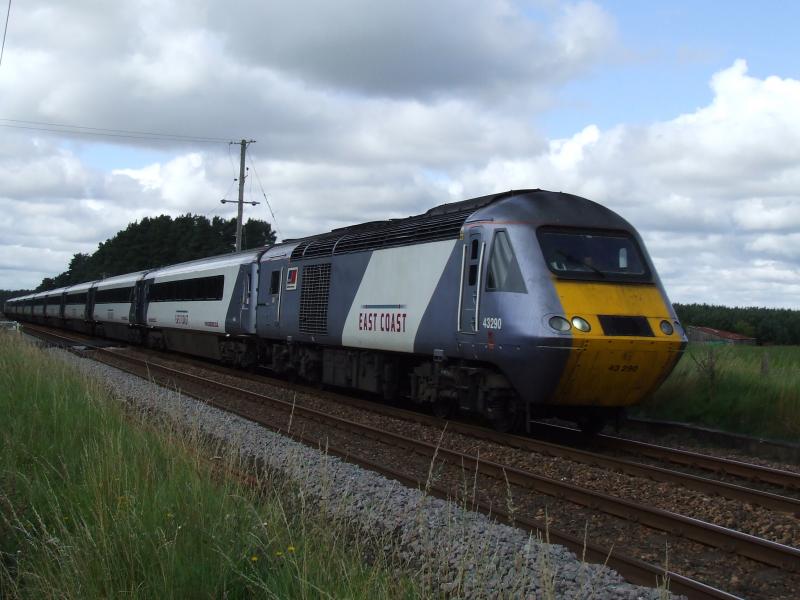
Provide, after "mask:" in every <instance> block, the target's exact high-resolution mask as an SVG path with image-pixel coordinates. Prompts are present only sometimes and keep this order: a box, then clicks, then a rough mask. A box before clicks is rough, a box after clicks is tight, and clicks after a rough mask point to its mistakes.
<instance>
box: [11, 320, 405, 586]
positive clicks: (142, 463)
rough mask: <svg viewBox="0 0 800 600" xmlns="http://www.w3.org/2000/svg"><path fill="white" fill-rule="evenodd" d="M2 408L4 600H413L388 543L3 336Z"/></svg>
mask: <svg viewBox="0 0 800 600" xmlns="http://www.w3.org/2000/svg"><path fill="white" fill-rule="evenodd" d="M0 414H2V420H1V421H0V423H2V424H1V425H0V597H2V598H36V599H39V598H117V597H125V598H222V597H225V598H250V597H254V596H264V597H272V598H320V597H336V598H383V597H392V598H398V597H400V598H403V597H415V596H417V592H416V590H415V589H414V587H413V586H412V585H411V584H410V583H409V582H408V581H407V580H405V579H402V578H398V577H397V576H396V575H395V574H394V569H392V566H393V565H390V564H387V562H386V560H385V559H384V558H382V557H381V556H380V555H376V554H375V553H374V552H373V551H374V548H375V547H376V546H375V544H378V543H381V541H380V540H371V539H366V538H364V534H359V532H357V531H354V530H351V529H349V528H346V527H345V526H343V525H338V523H339V521H337V520H336V519H334V518H332V515H325V514H323V512H322V511H319V510H318V509H316V508H313V507H311V506H309V505H307V504H306V503H305V502H304V501H303V500H302V499H298V498H299V495H298V493H297V489H295V488H294V487H293V486H292V485H291V484H290V483H287V482H285V481H282V480H280V479H279V478H277V477H271V478H269V479H265V480H264V481H262V482H260V484H259V485H253V482H252V481H250V482H249V483H248V484H244V483H242V479H241V477H236V476H235V475H234V472H235V471H234V469H237V468H238V465H237V464H236V458H235V457H231V456H228V455H227V454H226V453H225V452H223V451H222V450H221V449H220V448H212V447H210V446H208V444H207V443H203V442H202V441H201V440H200V438H199V437H198V436H197V435H192V434H191V432H189V433H187V432H184V431H169V430H168V429H167V428H165V426H164V425H159V426H158V427H156V426H155V425H153V424H152V420H148V419H144V418H143V417H141V416H137V415H133V414H131V412H130V411H127V412H126V411H125V409H123V408H122V403H120V402H117V401H115V400H113V399H111V398H110V397H109V394H108V392H107V391H105V390H103V389H102V388H100V387H98V385H97V384H96V383H93V382H91V381H88V380H86V379H84V378H82V377H80V376H79V375H76V373H75V371H74V369H71V368H69V367H67V366H65V365H64V363H62V362H60V361H58V360H56V359H54V358H52V357H49V356H47V353H46V352H44V351H42V350H39V349H37V348H34V347H32V346H31V345H29V344H26V343H23V342H22V341H21V339H20V338H19V336H16V335H14V334H9V333H2V332H0ZM377 547H381V546H377ZM367 559H368V560H367Z"/></svg>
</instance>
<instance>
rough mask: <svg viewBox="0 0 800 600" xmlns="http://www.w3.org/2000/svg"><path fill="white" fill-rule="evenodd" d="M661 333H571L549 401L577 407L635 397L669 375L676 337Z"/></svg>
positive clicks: (677, 351)
mask: <svg viewBox="0 0 800 600" xmlns="http://www.w3.org/2000/svg"><path fill="white" fill-rule="evenodd" d="M665 338H666V336H663V337H651V338H639V337H630V336H613V337H612V336H591V337H590V336H588V335H587V336H580V335H575V336H574V337H573V340H572V347H571V349H570V355H569V359H568V360H567V363H566V365H565V367H564V371H563V373H562V376H561V380H560V381H559V385H558V387H557V388H556V392H555V397H554V401H555V402H556V403H558V404H573V405H580V406H630V405H633V404H636V403H638V402H640V401H641V400H642V399H643V398H645V397H646V396H647V395H648V394H650V393H651V392H653V391H654V390H655V389H656V388H657V387H658V385H659V384H660V383H661V382H662V381H663V379H664V378H665V377H666V376H667V375H669V373H670V372H671V371H672V368H673V367H674V365H675V363H676V362H677V360H678V358H679V357H680V355H681V352H682V349H683V342H682V341H681V339H680V338H679V337H678V336H675V339H672V340H670V339H665Z"/></svg>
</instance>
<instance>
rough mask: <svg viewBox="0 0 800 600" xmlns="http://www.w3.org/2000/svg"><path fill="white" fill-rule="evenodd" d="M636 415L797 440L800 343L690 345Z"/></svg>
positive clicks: (799, 395)
mask: <svg viewBox="0 0 800 600" xmlns="http://www.w3.org/2000/svg"><path fill="white" fill-rule="evenodd" d="M637 414H639V415H642V416H647V417H653V418H658V419H668V420H674V421H684V422H690V423H696V424H700V425H706V426H709V427H715V428H719V429H724V430H727V431H732V432H736V433H743V434H747V435H754V436H761V437H766V438H772V439H783V440H788V441H794V442H796V441H797V440H798V439H800V346H735V345H725V346H721V345H712V344H699V343H697V344H689V347H688V348H687V350H686V353H685V354H684V356H683V357H682V358H681V359H680V362H679V363H678V365H677V366H676V367H675V370H674V371H673V372H672V374H671V375H670V376H669V378H668V379H667V380H666V381H665V382H664V385H662V386H661V388H660V389H659V390H658V391H657V392H656V393H655V394H654V395H653V396H652V397H651V398H650V399H649V400H648V401H646V402H645V403H643V404H642V405H641V406H640V408H639V409H638V411H637Z"/></svg>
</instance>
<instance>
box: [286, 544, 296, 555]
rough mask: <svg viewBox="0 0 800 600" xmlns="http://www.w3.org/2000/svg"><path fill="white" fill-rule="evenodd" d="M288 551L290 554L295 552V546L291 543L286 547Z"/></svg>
mask: <svg viewBox="0 0 800 600" xmlns="http://www.w3.org/2000/svg"><path fill="white" fill-rule="evenodd" d="M286 551H287V552H288V553H289V554H294V551H295V547H294V546H291V545H290V546H289V547H288V548H287V549H286Z"/></svg>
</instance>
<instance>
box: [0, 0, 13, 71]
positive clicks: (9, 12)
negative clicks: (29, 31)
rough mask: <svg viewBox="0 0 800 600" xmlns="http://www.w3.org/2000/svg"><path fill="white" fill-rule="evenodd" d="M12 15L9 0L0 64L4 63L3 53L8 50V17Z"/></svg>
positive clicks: (0, 50) (9, 0)
mask: <svg viewBox="0 0 800 600" xmlns="http://www.w3.org/2000/svg"><path fill="white" fill-rule="evenodd" d="M10 15H11V0H8V10H7V11H6V25H5V27H3V45H2V46H0V65H2V64H3V53H4V52H5V51H6V34H7V33H8V17H9V16H10Z"/></svg>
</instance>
